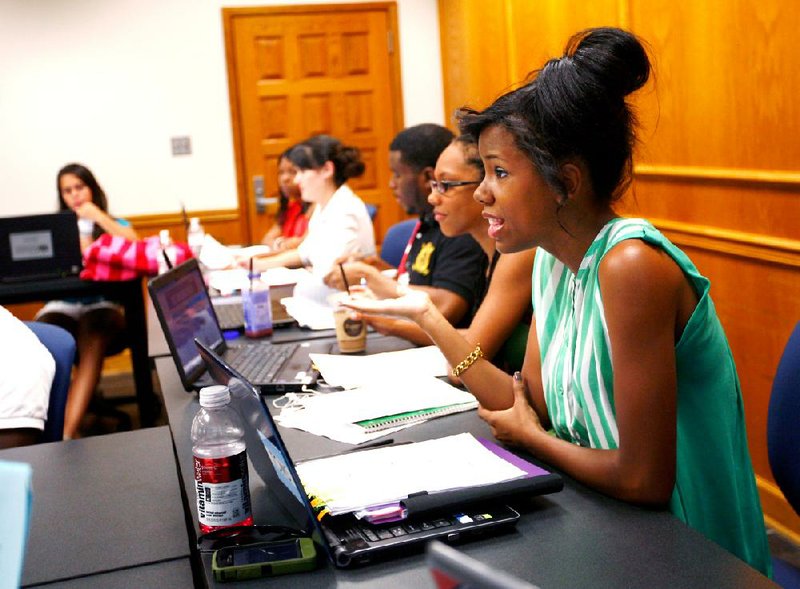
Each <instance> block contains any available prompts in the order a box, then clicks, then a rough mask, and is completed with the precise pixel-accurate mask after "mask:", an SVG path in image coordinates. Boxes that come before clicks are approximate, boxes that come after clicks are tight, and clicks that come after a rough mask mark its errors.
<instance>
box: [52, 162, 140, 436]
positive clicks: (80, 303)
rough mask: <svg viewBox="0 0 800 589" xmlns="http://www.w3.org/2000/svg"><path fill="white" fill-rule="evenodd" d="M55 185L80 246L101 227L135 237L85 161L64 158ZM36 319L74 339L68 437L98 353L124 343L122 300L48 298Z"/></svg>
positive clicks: (92, 380)
mask: <svg viewBox="0 0 800 589" xmlns="http://www.w3.org/2000/svg"><path fill="white" fill-rule="evenodd" d="M56 187H57V189H58V205H59V209H60V210H62V211H66V210H72V211H74V212H75V214H77V215H78V226H79V228H80V233H81V247H82V249H84V250H85V249H86V248H87V247H88V246H89V245H90V244H91V242H92V241H93V240H94V239H97V238H98V237H99V236H100V235H102V234H103V233H109V234H111V235H118V236H120V237H124V238H126V239H130V240H134V239H136V238H137V235H136V231H135V230H134V229H133V227H131V225H130V223H128V221H126V220H124V219H118V218H116V217H112V216H111V215H109V214H108V200H107V199H106V194H105V192H104V191H103V189H102V188H101V187H100V184H99V183H98V182H97V179H96V178H95V176H94V174H92V172H91V170H89V168H87V167H86V166H84V165H82V164H68V165H66V166H64V167H63V168H61V170H59V172H58V176H57V178H56ZM36 320H37V321H42V322H43V323H52V324H54V325H58V326H59V327H63V328H64V329H66V330H67V331H69V332H70V333H71V334H72V335H73V337H75V341H76V342H77V345H78V353H77V358H78V366H77V369H76V370H75V372H74V374H73V376H72V384H71V385H70V388H69V395H68V396H67V408H66V412H65V414H64V438H65V439H70V438H74V437H76V436H77V435H78V430H79V427H80V424H81V420H82V419H83V416H84V414H85V413H86V409H87V408H88V406H89V402H90V401H91V399H92V395H93V394H94V390H95V388H96V387H97V383H98V382H99V381H100V375H101V373H102V370H103V359H104V358H105V356H106V355H107V354H115V353H118V352H120V351H121V350H122V349H123V348H124V347H125V344H124V340H123V331H124V330H125V313H124V310H123V308H122V305H120V304H118V303H116V302H113V301H107V300H104V299H103V298H102V297H94V298H91V299H81V300H68V301H50V302H49V303H47V304H46V305H45V306H44V307H42V309H41V310H40V311H39V312H38V313H37V314H36Z"/></svg>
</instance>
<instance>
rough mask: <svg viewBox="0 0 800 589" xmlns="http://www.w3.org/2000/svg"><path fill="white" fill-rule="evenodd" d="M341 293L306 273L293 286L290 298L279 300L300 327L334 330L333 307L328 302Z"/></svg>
mask: <svg viewBox="0 0 800 589" xmlns="http://www.w3.org/2000/svg"><path fill="white" fill-rule="evenodd" d="M340 293H341V291H338V290H335V289H333V288H329V287H328V286H326V285H325V283H323V282H322V280H321V279H320V278H319V277H316V276H313V275H312V274H311V273H310V272H307V271H306V276H303V277H302V278H301V279H299V280H298V281H297V284H295V287H294V292H293V293H292V296H291V297H287V298H283V299H281V304H283V306H284V307H286V311H287V312H288V313H289V315H291V316H292V318H294V320H295V321H297V323H298V324H299V325H301V326H304V327H308V328H309V329H334V328H335V327H336V322H335V321H334V319H333V305H331V303H330V302H329V300H330V298H331V297H332V296H334V295H337V294H340Z"/></svg>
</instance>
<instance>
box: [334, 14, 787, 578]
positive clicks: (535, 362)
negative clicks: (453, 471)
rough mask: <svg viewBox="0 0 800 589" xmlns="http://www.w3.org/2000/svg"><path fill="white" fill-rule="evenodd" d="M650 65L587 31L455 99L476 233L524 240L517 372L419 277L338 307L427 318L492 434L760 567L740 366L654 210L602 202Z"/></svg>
mask: <svg viewBox="0 0 800 589" xmlns="http://www.w3.org/2000/svg"><path fill="white" fill-rule="evenodd" d="M649 74H650V63H649V60H648V58H647V55H646V53H645V51H644V49H643V47H642V45H641V44H640V42H639V41H638V39H637V38H636V37H634V36H633V35H632V34H630V33H628V32H625V31H622V30H620V29H610V28H601V29H591V30H587V31H584V32H581V33H578V34H577V35H575V36H573V37H572V38H571V39H570V41H569V42H568V44H567V47H566V51H565V54H564V55H563V56H562V57H560V58H558V59H552V60H550V61H548V62H547V63H546V64H545V65H544V67H543V68H542V69H541V70H539V71H538V72H537V74H536V76H535V77H534V78H533V79H532V80H531V81H529V82H528V83H527V84H526V85H524V86H523V87H521V88H519V89H517V90H514V91H512V92H509V93H508V94H505V95H504V96H502V97H500V98H499V99H498V100H497V101H496V102H495V103H494V104H492V105H491V106H490V107H489V108H487V109H486V110H484V111H482V112H479V111H473V110H465V111H462V112H461V114H460V117H459V122H460V127H461V130H462V132H465V133H469V134H472V135H473V136H475V137H478V138H479V150H480V154H481V159H482V160H483V162H484V167H485V169H486V177H485V179H484V181H483V183H482V184H481V185H480V186H479V187H478V189H477V190H476V192H475V198H476V199H477V200H478V202H480V203H481V204H482V205H483V215H484V217H486V218H487V219H488V220H489V235H490V236H491V237H492V238H493V239H494V240H495V241H496V242H497V248H498V250H500V251H501V252H503V253H510V252H518V251H522V250H524V249H528V248H532V247H538V249H537V253H536V258H535V262H534V269H533V309H534V321H533V322H532V324H531V331H530V334H529V336H528V348H527V352H526V355H525V365H524V367H523V369H522V372H521V374H520V373H516V374H515V375H514V377H513V378H512V377H509V376H508V375H507V374H505V373H503V372H502V371H500V370H499V369H497V368H495V367H494V366H492V365H491V364H489V363H488V362H484V361H482V360H481V358H480V350H479V348H477V346H473V344H472V343H471V342H469V341H467V340H465V339H464V338H463V337H462V336H461V335H460V334H459V333H458V332H456V331H455V330H453V329H452V327H451V326H450V325H449V323H448V322H447V321H446V320H444V319H443V318H442V317H441V314H440V313H439V312H438V311H437V309H436V307H435V306H434V305H432V304H430V301H429V299H428V297H426V296H425V293H423V292H418V291H411V292H409V293H408V295H406V296H404V297H401V298H399V299H388V300H370V299H368V298H364V299H351V303H350V304H349V306H351V307H353V308H355V309H358V310H360V311H362V312H368V311H369V312H379V313H386V314H392V315H396V316H402V317H409V318H411V319H413V320H414V321H416V322H417V323H418V324H419V325H420V326H421V327H422V328H423V329H425V331H426V332H427V333H429V334H430V335H431V337H432V338H433V340H434V341H435V342H436V343H437V344H438V345H439V347H440V348H441V349H442V351H443V352H444V354H445V356H446V357H447V359H448V360H449V361H450V362H451V364H452V365H453V366H454V367H455V368H454V369H453V372H454V373H457V374H458V375H460V377H461V379H462V381H463V382H464V384H465V385H466V386H467V387H468V388H469V390H470V392H472V393H473V394H474V395H475V396H476V397H477V398H478V400H479V401H480V403H481V405H482V407H481V408H480V409H479V415H480V416H481V417H482V418H483V419H485V420H486V421H487V422H488V423H489V424H490V425H491V427H492V430H493V432H494V434H495V436H496V437H497V438H498V439H499V440H501V441H503V442H506V443H508V444H512V445H517V446H521V447H524V448H525V449H526V450H528V451H530V452H531V453H532V454H535V455H536V456H537V457H539V458H541V459H542V460H544V461H545V462H547V463H549V464H551V465H553V466H554V467H556V468H558V469H561V470H563V471H564V472H566V473H567V474H568V475H570V476H571V477H573V478H575V479H576V480H578V481H580V482H581V483H583V484H586V485H589V486H591V487H594V488H595V489H597V490H599V491H601V492H603V493H606V494H608V495H610V496H612V497H616V498H618V499H621V500H624V501H630V502H633V503H638V504H643V505H649V506H659V507H660V506H665V507H668V508H669V509H670V511H672V513H673V514H674V515H675V516H676V517H678V518H679V519H681V520H682V521H684V522H686V523H687V524H688V525H689V526H691V527H693V528H695V529H696V530H698V531H700V532H701V533H703V534H705V535H706V536H707V537H709V538H710V539H712V540H714V541H716V542H717V543H719V544H720V545H722V546H723V547H725V548H726V549H728V550H730V551H731V552H732V553H733V554H735V555H736V556H738V557H739V558H741V559H742V560H744V561H745V562H748V563H749V564H750V565H751V566H753V567H755V568H756V569H758V570H760V571H761V572H763V573H765V574H770V569H771V565H770V556H769V549H768V546H767V540H766V534H765V529H764V519H763V515H762V511H761V506H760V502H759V497H758V493H757V490H756V485H755V480H754V476H753V469H752V465H751V461H750V455H749V451H748V448H747V437H746V433H745V422H744V408H743V404H742V396H741V390H740V384H739V379H738V376H737V373H736V367H735V364H734V361H733V356H732V353H731V350H730V347H729V345H728V342H727V339H726V337H725V333H724V331H723V329H722V325H721V324H720V320H719V318H718V316H717V313H716V310H715V308H714V304H713V302H712V300H711V297H710V295H709V281H708V279H707V278H705V277H703V276H702V275H701V274H700V273H699V272H698V270H697V268H696V267H695V266H694V264H693V263H692V262H691V260H690V259H689V258H688V257H687V256H686V255H685V254H684V253H683V252H682V251H681V250H679V249H678V248H677V247H676V246H674V245H673V244H672V243H670V242H669V241H668V240H667V239H666V238H665V237H664V236H663V235H662V234H661V233H660V232H659V231H658V230H656V229H655V228H654V227H653V226H652V225H651V224H650V223H648V222H647V221H645V220H643V219H625V218H621V217H619V216H617V215H616V214H615V212H614V210H613V208H612V205H613V202H614V201H615V199H616V198H618V197H619V196H621V195H622V193H623V191H624V189H625V187H626V185H627V183H628V182H629V181H630V170H631V168H632V149H633V145H634V141H635V134H634V117H633V114H632V112H631V110H630V107H629V106H628V105H627V103H626V97H627V96H628V95H629V94H631V93H632V92H634V91H636V90H637V89H639V88H641V87H642V86H643V85H644V84H645V83H646V81H647V79H648V77H649ZM549 428H552V429H553V430H554V432H555V434H556V435H555V436H553V435H550V434H549V433H548V431H547V430H548V429H549Z"/></svg>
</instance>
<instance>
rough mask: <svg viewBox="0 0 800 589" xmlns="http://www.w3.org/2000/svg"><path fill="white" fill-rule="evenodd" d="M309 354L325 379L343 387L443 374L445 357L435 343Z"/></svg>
mask: <svg viewBox="0 0 800 589" xmlns="http://www.w3.org/2000/svg"><path fill="white" fill-rule="evenodd" d="M310 356H311V360H312V361H313V362H314V365H315V366H316V367H317V370H319V371H320V374H322V377H323V378H324V379H325V382H327V383H328V384H329V385H332V386H337V387H343V388H346V389H347V388H352V387H357V386H360V385H363V384H367V383H373V382H375V383H385V382H388V381H395V382H398V381H403V380H407V379H408V378H410V377H412V376H413V377H420V376H433V377H435V376H446V375H447V360H446V359H445V357H444V355H443V354H442V352H441V350H440V349H439V348H437V347H436V346H427V347H424V348H411V349H408V350H400V351H397V352H383V353H382V354H370V355H369V356H341V355H334V354H310Z"/></svg>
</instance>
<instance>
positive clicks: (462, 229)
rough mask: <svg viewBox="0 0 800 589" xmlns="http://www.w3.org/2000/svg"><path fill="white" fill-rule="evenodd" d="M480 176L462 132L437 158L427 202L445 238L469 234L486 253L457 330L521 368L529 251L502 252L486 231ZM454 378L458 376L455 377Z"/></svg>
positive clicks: (503, 362)
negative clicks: (479, 284) (478, 291)
mask: <svg viewBox="0 0 800 589" xmlns="http://www.w3.org/2000/svg"><path fill="white" fill-rule="evenodd" d="M482 180H483V162H482V161H481V158H480V155H479V154H478V146H477V143H476V141H475V140H474V139H473V138H472V137H471V136H469V135H461V136H460V137H457V138H456V139H455V140H453V142H452V143H451V144H450V145H449V146H448V147H447V148H446V149H445V150H444V151H443V152H442V154H441V155H440V156H439V159H438V160H437V162H436V169H435V170H434V179H433V180H432V181H431V193H430V195H429V196H428V202H429V203H430V204H431V206H433V215H434V218H435V219H436V221H437V222H438V223H439V227H440V229H441V230H442V233H444V234H445V235H446V236H447V237H454V236H456V235H464V234H469V235H471V236H472V238H473V239H474V240H475V241H477V242H478V244H480V246H481V249H482V250H483V251H484V253H485V254H486V266H485V270H484V272H485V275H486V282H485V286H484V289H483V293H482V296H480V297H479V298H478V299H476V300H475V303H474V306H473V310H472V313H471V315H472V322H471V323H470V325H469V327H468V328H467V329H466V330H464V331H462V334H463V336H464V339H465V340H467V341H468V342H470V343H471V344H472V345H473V346H475V345H478V344H480V347H481V353H482V354H483V357H484V358H486V359H487V360H491V361H492V363H493V364H494V365H495V366H498V367H499V368H502V369H503V370H504V371H506V372H508V373H512V372H514V371H516V370H519V369H520V368H522V362H523V359H524V356H525V347H526V343H527V341H528V329H529V327H530V320H531V281H530V275H531V269H532V268H533V257H534V251H533V250H526V251H522V252H518V253H513V254H502V255H501V253H500V252H499V251H498V250H497V248H496V247H495V242H494V240H493V239H492V238H491V237H489V234H488V232H487V230H488V225H487V223H486V219H484V218H483V216H482V212H483V207H482V206H481V205H480V204H479V203H478V202H477V201H476V200H475V198H474V193H475V189H476V188H477V186H478V185H479V184H480V183H481V181H482ZM454 378H456V379H457V377H454Z"/></svg>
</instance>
